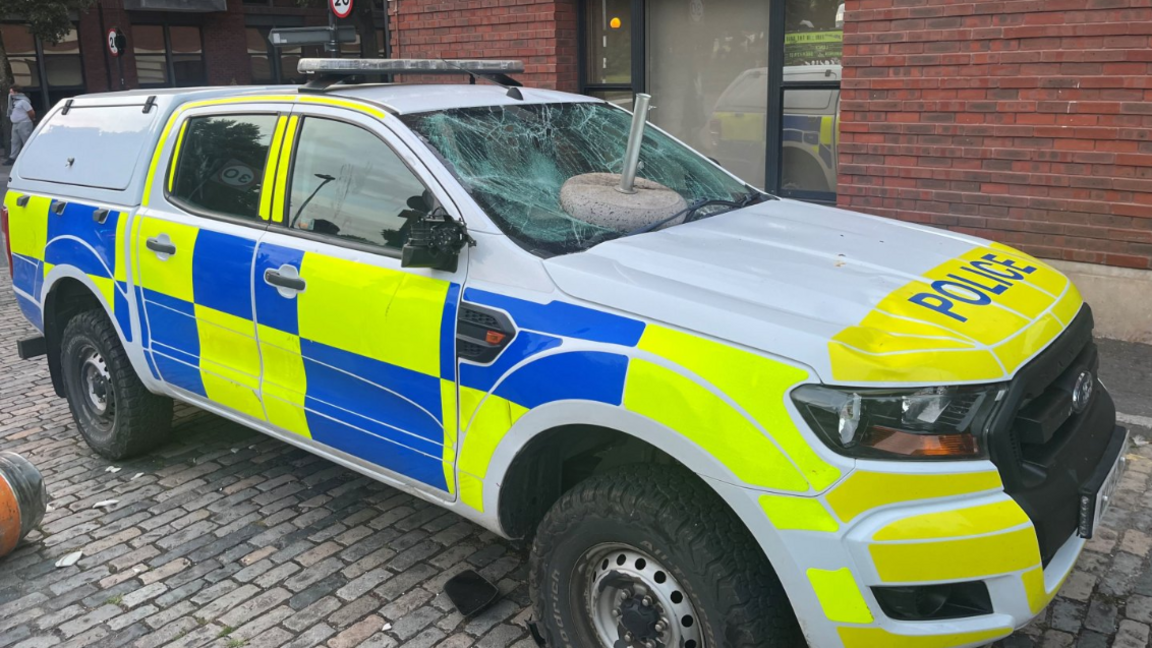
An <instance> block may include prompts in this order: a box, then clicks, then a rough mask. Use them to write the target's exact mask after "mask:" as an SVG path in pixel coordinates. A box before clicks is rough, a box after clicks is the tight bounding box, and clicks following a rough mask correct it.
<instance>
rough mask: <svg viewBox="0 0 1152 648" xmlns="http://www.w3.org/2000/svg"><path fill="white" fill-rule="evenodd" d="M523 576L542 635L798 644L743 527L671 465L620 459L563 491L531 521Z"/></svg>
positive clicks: (602, 647)
mask: <svg viewBox="0 0 1152 648" xmlns="http://www.w3.org/2000/svg"><path fill="white" fill-rule="evenodd" d="M530 580H531V587H532V594H533V596H532V600H533V603H534V606H535V610H534V612H535V616H536V619H537V620H538V621H537V624H538V625H537V627H538V629H539V630H540V631H541V633H542V634H543V635H544V639H545V640H546V642H547V645H548V646H558V647H559V646H562V647H571V648H753V647H759V646H772V647H774V648H775V647H781V648H791V647H792V646H803V645H804V641H803V639H802V637H801V634H800V629H799V627H798V625H797V623H796V619H795V616H794V615H793V612H792V607H791V605H790V604H789V602H788V598H787V596H786V594H785V593H784V589H783V587H782V586H781V584H780V581H779V579H778V578H777V577H776V574H775V572H774V571H773V570H772V567H771V565H769V564H768V561H767V560H766V559H765V558H764V555H763V553H762V552H761V550H760V547H759V546H758V545H757V544H756V543H755V541H754V539H753V538H752V536H751V534H750V533H749V532H748V530H747V529H746V528H745V526H744V525H743V524H742V523H741V522H740V521H739V520H738V519H737V518H736V517H735V516H734V515H733V514H732V513H731V512H730V511H729V510H728V509H727V507H726V506H725V505H724V502H723V501H722V500H721V499H720V498H719V497H718V496H717V495H716V494H715V493H714V492H712V491H711V490H709V489H708V488H707V487H706V486H704V485H702V484H700V482H699V481H698V480H697V479H696V477H695V476H694V475H692V474H691V473H689V472H688V471H686V470H683V469H679V468H672V467H669V466H659V467H658V466H630V467H626V468H623V469H621V470H619V471H615V472H611V473H605V474H602V475H597V476H594V477H592V478H590V479H588V480H586V481H584V482H582V483H580V484H578V485H577V486H576V487H574V488H573V489H572V490H570V491H569V492H568V493H566V494H565V495H564V496H563V497H562V498H561V499H560V501H559V502H557V503H556V505H555V506H554V507H553V508H552V510H551V511H549V513H548V514H547V515H546V516H545V518H544V521H543V522H541V524H540V527H539V530H538V531H537V535H536V540H535V543H534V545H533V550H532V560H531V571H530Z"/></svg>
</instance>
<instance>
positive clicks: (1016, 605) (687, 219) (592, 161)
mask: <svg viewBox="0 0 1152 648" xmlns="http://www.w3.org/2000/svg"><path fill="white" fill-rule="evenodd" d="M302 66H303V67H304V68H305V69H307V70H310V71H313V72H317V71H318V72H319V73H321V75H322V78H320V79H317V81H316V82H314V83H312V84H309V86H305V87H303V88H286V87H267V88H235V87H232V88H207V89H173V90H147V91H137V92H127V93H112V94H100V95H88V96H83V97H78V98H75V99H70V100H68V101H66V102H64V103H62V104H59V105H57V106H56V107H55V108H54V109H53V110H52V112H51V113H50V114H49V115H48V116H47V117H46V118H45V119H44V121H43V123H41V124H40V126H39V128H38V129H37V132H36V134H35V135H34V136H33V138H32V140H31V142H30V144H29V145H28V148H27V149H26V151H25V152H24V153H23V154H22V155H21V156H20V159H19V161H18V162H17V164H16V166H15V168H14V169H13V171H12V176H11V182H10V186H9V191H8V193H7V195H6V197H5V200H4V205H5V211H4V228H5V235H6V240H7V244H8V246H9V259H10V264H11V269H12V277H13V283H14V286H15V292H16V297H17V300H18V301H19V305H20V308H21V309H22V310H23V312H24V314H25V315H26V316H27V318H28V319H29V320H30V321H31V322H32V323H34V324H35V326H36V327H37V328H38V329H40V331H42V336H40V337H36V338H31V339H28V340H23V341H21V342H20V352H21V354H22V355H24V356H25V357H31V356H36V355H40V354H46V355H47V360H48V364H49V366H50V368H51V372H52V380H53V384H54V386H55V388H56V391H57V393H59V394H60V395H61V396H64V397H66V398H67V399H68V402H69V404H70V406H71V409H72V412H73V415H74V416H75V420H76V424H77V427H78V428H79V430H80V432H81V434H82V435H83V436H84V438H85V439H86V440H87V441H88V443H89V444H90V445H91V446H92V448H93V449H95V450H96V451H97V452H99V453H100V454H102V455H104V456H106V457H109V458H113V459H120V458H123V457H128V456H131V455H134V454H138V453H142V452H145V451H147V450H149V449H150V448H153V447H155V446H157V445H158V444H161V443H163V442H164V441H165V439H166V438H167V437H168V432H169V428H170V420H171V416H172V402H173V400H180V401H185V402H188V403H193V404H195V405H197V406H199V407H202V408H204V409H206V410H209V411H212V412H215V413H217V414H219V415H220V416H223V417H226V418H228V419H231V420H234V421H238V422H240V423H242V424H244V425H247V426H249V427H252V428H254V429H257V430H260V431H262V432H264V433H266V434H269V435H271V436H273V437H276V438H278V439H282V440H284V441H286V442H288V443H291V444H294V445H297V446H299V447H301V448H304V449H307V450H309V451H310V452H314V453H316V454H318V455H321V456H323V457H325V458H327V459H329V460H331V461H334V462H336V463H339V464H341V465H343V466H347V467H349V468H351V469H353V470H356V471H359V472H361V473H364V474H366V475H369V476H371V477H374V478H376V479H378V480H380V481H383V482H385V483H388V484H390V485H393V486H395V487H397V488H401V489H404V490H407V491H409V492H412V493H415V494H416V495H418V496H420V497H422V498H425V499H427V500H429V501H432V502H435V503H437V504H439V505H442V506H444V507H446V508H449V509H452V510H454V511H456V512H458V513H460V514H461V515H464V516H465V517H467V518H469V519H471V520H474V521H475V522H477V523H478V524H480V525H483V526H484V527H486V528H488V529H491V530H493V531H495V532H497V533H499V534H501V535H503V536H506V537H509V538H515V539H522V540H525V541H531V543H532V559H531V576H530V578H531V586H532V593H533V598H534V605H535V611H536V619H537V621H538V624H539V629H540V631H541V633H542V634H543V636H544V638H545V639H546V640H547V642H548V645H550V646H572V647H580V648H584V647H589V646H592V647H597V646H604V647H609V648H621V647H623V646H634V647H644V648H656V647H661V648H669V647H676V648H714V647H750V646H769V645H770V646H788V645H794V644H799V643H802V642H803V641H805V640H807V641H808V642H809V643H810V644H811V645H813V646H821V647H825V646H828V647H840V646H845V647H848V648H864V647H868V648H871V647H875V646H886V647H887V646H897V647H901V648H904V647H907V648H919V647H929V646H931V647H937V648H938V647H942V646H970V645H979V644H984V643H987V642H990V641H993V640H995V639H997V638H1000V637H1004V636H1006V635H1008V634H1009V633H1011V632H1012V631H1013V629H1015V628H1018V627H1020V626H1022V625H1024V624H1025V623H1027V622H1028V621H1029V620H1030V619H1031V618H1032V617H1033V616H1034V615H1036V614H1037V613H1038V612H1040V611H1041V610H1042V609H1043V608H1044V606H1045V605H1047V603H1048V602H1049V601H1050V600H1051V599H1052V597H1053V596H1054V595H1055V593H1056V591H1057V589H1058V588H1059V586H1060V584H1061V583H1062V582H1063V580H1064V578H1065V577H1066V576H1067V575H1068V573H1069V572H1070V571H1071V569H1072V567H1073V564H1074V562H1075V561H1076V558H1077V556H1078V555H1079V553H1080V551H1081V549H1082V548H1083V546H1084V543H1085V538H1088V537H1090V536H1091V535H1092V533H1093V532H1094V530H1095V528H1096V526H1097V525H1098V524H1099V523H1100V515H1101V513H1102V510H1103V505H1104V504H1105V503H1106V502H1107V497H1108V494H1109V493H1110V492H1111V489H1112V487H1113V486H1114V484H1115V483H1116V481H1117V479H1118V475H1119V474H1120V469H1121V467H1122V465H1123V460H1122V458H1123V452H1124V447H1125V443H1126V432H1125V431H1124V430H1123V429H1122V428H1119V427H1117V426H1116V424H1115V410H1114V407H1113V404H1112V400H1111V399H1110V397H1109V396H1108V394H1107V392H1106V391H1105V390H1104V389H1103V388H1102V387H1101V385H1100V384H1099V382H1098V381H1097V380H1096V379H1095V377H1094V375H1095V371H1096V367H1097V355H1096V350H1095V347H1094V345H1093V342H1092V336H1091V329H1092V320H1091V314H1090V311H1089V309H1088V307H1087V306H1085V305H1084V304H1083V303H1082V301H1081V298H1080V295H1079V293H1078V292H1077V291H1076V288H1075V287H1074V286H1073V285H1072V284H1071V283H1070V282H1069V281H1068V279H1067V278H1065V277H1064V276H1062V275H1061V274H1060V273H1059V272H1057V271H1056V270H1054V269H1053V268H1052V267H1051V266H1049V265H1047V264H1045V263H1043V262H1042V261H1039V260H1037V259H1034V258H1032V257H1029V256H1028V255H1026V254H1023V253H1021V252H1019V251H1016V250H1014V249H1012V248H1009V247H1006V246H1003V245H999V244H996V243H991V242H988V241H984V240H980V239H976V238H973V237H970V236H964V235H961V234H956V233H950V232H945V231H939V230H934V229H929V228H925V227H919V226H916V225H910V224H906V223H901V222H896V221H892V220H886V219H882V218H875V217H870V216H864V215H861V214H855V213H850V212H846V211H840V210H836V209H831V208H826V207H819V206H814V205H808V204H802V203H797V202H791V201H786V200H779V199H777V198H775V197H773V196H770V195H766V194H763V193H761V192H759V191H757V190H755V189H753V188H752V187H749V186H747V185H746V184H745V183H743V182H741V181H740V180H738V179H737V178H736V177H734V176H733V175H731V174H729V173H727V172H726V171H725V170H724V169H722V168H720V167H718V166H715V165H714V164H712V163H711V162H709V161H708V160H707V159H706V158H704V157H702V156H700V155H698V154H697V153H695V152H694V151H692V150H690V149H688V148H686V147H685V146H684V145H683V144H681V143H680V142H678V141H677V140H675V139H674V138H672V137H670V136H668V135H667V134H666V133H663V132H661V131H659V130H658V129H656V128H654V127H648V128H647V129H645V128H644V121H643V119H637V120H633V118H632V116H630V115H629V113H627V112H625V111H623V110H620V109H618V108H616V107H613V106H611V105H609V104H606V103H604V102H602V101H598V100H596V99H592V98H589V97H583V96H576V95H571V94H565V93H560V92H552V91H546V90H532V89H524V88H518V87H515V85H514V84H513V83H512V82H511V80H510V79H508V78H507V77H505V76H503V74H504V73H505V72H508V71H512V70H516V69H518V67H517V66H516V65H515V64H512V63H497V62H468V61H462V62H439V61H432V62H427V61H424V62H421V61H347V60H342V61H324V60H310V61H305V62H304V63H303V64H302ZM405 70H418V71H422V72H458V73H465V72H467V73H471V74H475V75H479V76H490V77H492V78H495V79H496V80H498V81H499V82H501V83H502V84H503V85H492V84H487V83H483V84H476V85H380V84H364V85H345V84H337V85H331V82H332V81H333V79H334V78H336V77H334V76H333V74H332V73H334V72H338V71H343V72H345V73H349V72H358V73H364V72H373V73H375V72H397V71H405ZM641 114H643V113H641ZM629 142H631V145H630V144H629ZM633 174H635V175H636V176H637V177H636V179H635V180H634V181H632V180H630V178H631V176H632V175H633Z"/></svg>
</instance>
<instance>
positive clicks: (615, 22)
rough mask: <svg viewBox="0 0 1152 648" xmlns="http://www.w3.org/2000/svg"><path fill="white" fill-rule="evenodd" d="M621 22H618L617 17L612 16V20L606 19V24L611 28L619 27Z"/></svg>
mask: <svg viewBox="0 0 1152 648" xmlns="http://www.w3.org/2000/svg"><path fill="white" fill-rule="evenodd" d="M621 24H623V23H621V22H620V19H619V18H613V19H612V20H610V21H608V26H609V27H611V28H612V29H620V25H621Z"/></svg>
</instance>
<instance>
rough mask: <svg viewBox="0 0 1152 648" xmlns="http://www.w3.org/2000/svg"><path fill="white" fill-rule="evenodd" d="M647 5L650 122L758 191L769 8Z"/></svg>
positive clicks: (668, 1) (749, 0)
mask: <svg viewBox="0 0 1152 648" xmlns="http://www.w3.org/2000/svg"><path fill="white" fill-rule="evenodd" d="M684 4H685V3H682V2H679V1H678V0H651V1H650V2H649V4H648V7H649V9H648V23H649V24H648V38H647V43H648V52H647V61H648V85H649V88H650V93H651V94H652V105H653V106H655V107H656V109H655V110H653V111H652V117H651V118H652V121H653V122H655V123H656V124H657V125H658V126H660V127H661V128H664V129H666V130H668V131H669V132H670V133H672V134H673V135H675V136H676V137H678V138H680V139H681V140H683V141H684V142H685V143H687V144H688V145H689V146H692V147H693V148H695V149H698V150H700V151H701V152H703V153H704V154H705V155H708V156H710V157H712V158H714V159H716V160H717V161H718V162H720V164H722V165H724V167H725V168H727V169H728V170H729V171H731V172H732V173H734V174H736V175H737V176H739V177H740V178H742V179H743V180H745V181H747V182H748V183H750V184H752V185H754V186H757V187H762V186H764V177H765V171H764V169H765V158H766V155H765V154H766V146H765V138H764V133H765V126H766V123H767V120H766V116H767V98H768V92H767V85H766V74H767V66H768V40H767V38H768V4H767V3H765V2H759V1H756V0H744V1H740V2H737V1H730V2H704V1H702V0H698V1H695V2H691V3H689V5H690V6H689V10H685V8H684V6H683V5H684Z"/></svg>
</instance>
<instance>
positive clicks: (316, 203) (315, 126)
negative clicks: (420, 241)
mask: <svg viewBox="0 0 1152 648" xmlns="http://www.w3.org/2000/svg"><path fill="white" fill-rule="evenodd" d="M292 169H293V170H292V183H291V185H290V197H289V204H288V225H289V227H292V228H294V229H300V230H304V231H308V232H313V233H316V234H325V235H329V236H335V237H338V238H341V239H344V240H348V241H353V242H356V243H364V244H369V245H377V246H381V247H388V248H394V249H400V248H401V247H403V245H404V243H405V241H407V240H408V232H409V231H410V229H411V227H412V224H413V222H414V221H415V220H417V219H419V218H420V217H421V216H423V215H425V214H427V213H428V212H429V211H430V210H431V209H432V198H431V194H429V193H428V192H427V191H426V190H425V188H424V185H423V184H422V183H421V182H420V180H419V179H418V178H416V176H415V175H413V174H412V172H411V171H410V170H409V169H408V167H407V166H405V165H404V162H403V161H402V160H401V159H400V158H399V157H397V155H396V154H395V153H394V152H393V151H392V149H391V148H389V147H388V145H387V144H385V143H384V142H383V141H381V140H380V139H379V138H378V137H376V136H375V135H373V134H372V133H369V132H367V131H365V130H364V129H363V128H360V127H358V126H353V125H351V124H347V123H344V122H338V121H333V120H330V119H319V118H315V117H309V118H305V120H304V125H303V128H302V130H301V131H300V136H299V144H298V145H297V149H296V158H295V160H294V162H293V165H292Z"/></svg>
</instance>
